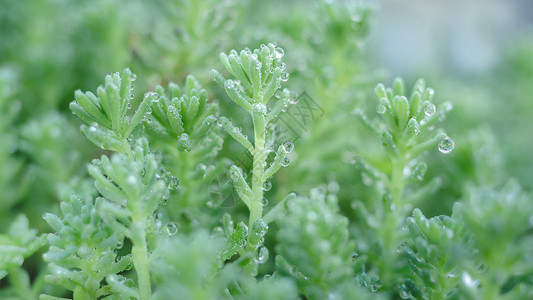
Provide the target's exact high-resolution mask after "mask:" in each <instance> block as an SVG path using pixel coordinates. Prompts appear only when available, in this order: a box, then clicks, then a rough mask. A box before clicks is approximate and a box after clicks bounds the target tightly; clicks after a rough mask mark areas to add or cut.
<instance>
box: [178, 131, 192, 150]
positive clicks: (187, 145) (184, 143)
mask: <svg viewBox="0 0 533 300" xmlns="http://www.w3.org/2000/svg"><path fill="white" fill-rule="evenodd" d="M178 149H179V150H181V151H185V152H189V151H191V140H190V139H189V135H188V134H186V133H182V134H181V135H180V136H179V138H178Z"/></svg>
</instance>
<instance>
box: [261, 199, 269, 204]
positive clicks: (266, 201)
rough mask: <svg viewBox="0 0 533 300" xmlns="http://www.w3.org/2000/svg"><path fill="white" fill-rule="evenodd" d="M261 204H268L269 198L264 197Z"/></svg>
mask: <svg viewBox="0 0 533 300" xmlns="http://www.w3.org/2000/svg"><path fill="white" fill-rule="evenodd" d="M261 205H262V206H267V205H268V199H267V198H263V199H262V200H261Z"/></svg>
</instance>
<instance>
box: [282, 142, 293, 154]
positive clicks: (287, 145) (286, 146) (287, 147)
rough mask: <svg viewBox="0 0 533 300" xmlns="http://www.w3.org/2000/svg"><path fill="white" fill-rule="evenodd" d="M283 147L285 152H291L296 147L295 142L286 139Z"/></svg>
mask: <svg viewBox="0 0 533 300" xmlns="http://www.w3.org/2000/svg"><path fill="white" fill-rule="evenodd" d="M283 149H285V153H291V152H292V150H293V149H294V144H293V143H292V142H290V141H286V142H285V143H283Z"/></svg>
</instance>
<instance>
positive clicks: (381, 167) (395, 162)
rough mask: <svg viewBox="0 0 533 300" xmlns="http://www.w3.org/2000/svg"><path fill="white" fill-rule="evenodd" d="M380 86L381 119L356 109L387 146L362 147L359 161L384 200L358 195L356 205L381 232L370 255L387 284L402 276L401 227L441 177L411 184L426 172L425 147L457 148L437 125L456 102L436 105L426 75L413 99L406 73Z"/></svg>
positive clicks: (356, 113)
mask: <svg viewBox="0 0 533 300" xmlns="http://www.w3.org/2000/svg"><path fill="white" fill-rule="evenodd" d="M375 92H376V95H377V98H378V105H377V108H376V111H377V113H378V114H379V115H380V119H381V122H378V121H374V120H371V119H369V118H368V117H367V116H366V114H365V113H364V112H363V111H362V110H361V109H356V110H355V111H354V114H355V115H357V116H358V117H359V118H360V119H361V121H362V122H363V124H365V125H366V126H367V127H368V128H369V129H371V130H372V131H373V132H374V134H375V135H378V136H381V144H382V149H383V150H384V151H383V152H382V153H381V154H378V153H376V152H373V153H361V156H360V157H357V158H356V161H357V166H358V168H360V169H361V171H362V172H363V175H362V176H363V180H366V181H367V183H368V184H375V186H376V188H377V189H378V191H379V192H380V193H382V201H381V202H380V203H377V202H376V203H370V204H365V203H363V202H361V201H358V202H356V204H355V205H356V206H355V207H356V210H357V213H358V214H360V216H361V217H362V219H363V220H365V219H366V223H367V226H368V227H369V229H370V230H371V232H376V233H377V236H376V239H375V241H374V242H373V243H370V245H369V246H370V247H372V250H371V251H369V250H370V249H368V250H366V251H369V260H370V262H371V263H375V264H376V265H375V266H376V267H377V270H379V271H380V272H381V274H379V276H380V278H381V280H382V281H383V282H384V284H385V285H394V284H395V281H396V280H397V279H398V278H397V276H396V275H395V272H397V271H399V268H401V265H398V260H397V256H396V255H397V254H396V253H397V252H396V248H397V247H398V246H399V241H400V240H401V239H402V238H403V233H401V232H399V230H398V229H399V228H400V225H401V224H402V223H403V221H404V218H405V214H406V212H407V211H408V210H410V208H411V207H412V206H411V205H412V204H413V203H416V201H418V200H420V199H421V198H422V197H425V196H427V195H428V194H430V193H431V191H433V190H435V188H436V186H438V184H439V180H438V179H437V178H436V179H434V180H433V181H431V182H429V183H426V185H425V186H423V187H418V189H414V190H408V189H407V188H408V187H409V185H410V184H412V183H415V182H417V181H421V180H422V179H423V177H424V174H425V172H426V170H427V165H426V163H425V162H423V161H422V160H421V159H422V157H421V154H422V153H423V152H425V151H428V150H430V149H434V148H436V147H438V149H439V151H440V152H442V153H445V154H446V153H449V152H450V151H452V150H453V148H454V142H453V140H451V139H450V138H449V137H447V136H446V134H445V133H444V132H443V131H442V130H435V124H436V123H437V122H439V121H442V120H443V119H444V118H445V116H446V114H447V113H448V112H449V111H450V110H451V104H449V103H443V104H441V105H440V106H439V107H436V106H435V104H433V102H432V99H433V95H434V91H433V89H431V88H426V87H425V83H424V81H423V80H418V81H417V82H416V83H415V85H414V87H413V91H412V92H411V95H410V96H409V99H408V98H407V97H406V96H405V95H406V91H405V84H404V83H403V81H402V80H401V79H395V80H394V84H393V88H385V86H384V85H383V84H378V85H377V87H376V89H375ZM361 152H362V149H361ZM367 206H368V207H369V208H370V210H369V208H368V207H367ZM374 210H375V211H374ZM378 220H379V221H378ZM367 247H368V246H367Z"/></svg>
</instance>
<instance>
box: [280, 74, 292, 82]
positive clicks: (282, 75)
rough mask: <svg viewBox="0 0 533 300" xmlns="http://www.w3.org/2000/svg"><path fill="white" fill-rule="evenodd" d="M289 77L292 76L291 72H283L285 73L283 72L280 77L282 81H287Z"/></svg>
mask: <svg viewBox="0 0 533 300" xmlns="http://www.w3.org/2000/svg"><path fill="white" fill-rule="evenodd" d="M289 77H290V75H289V73H287V72H283V73H281V77H280V78H281V81H283V82H287V81H288V80H289Z"/></svg>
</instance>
